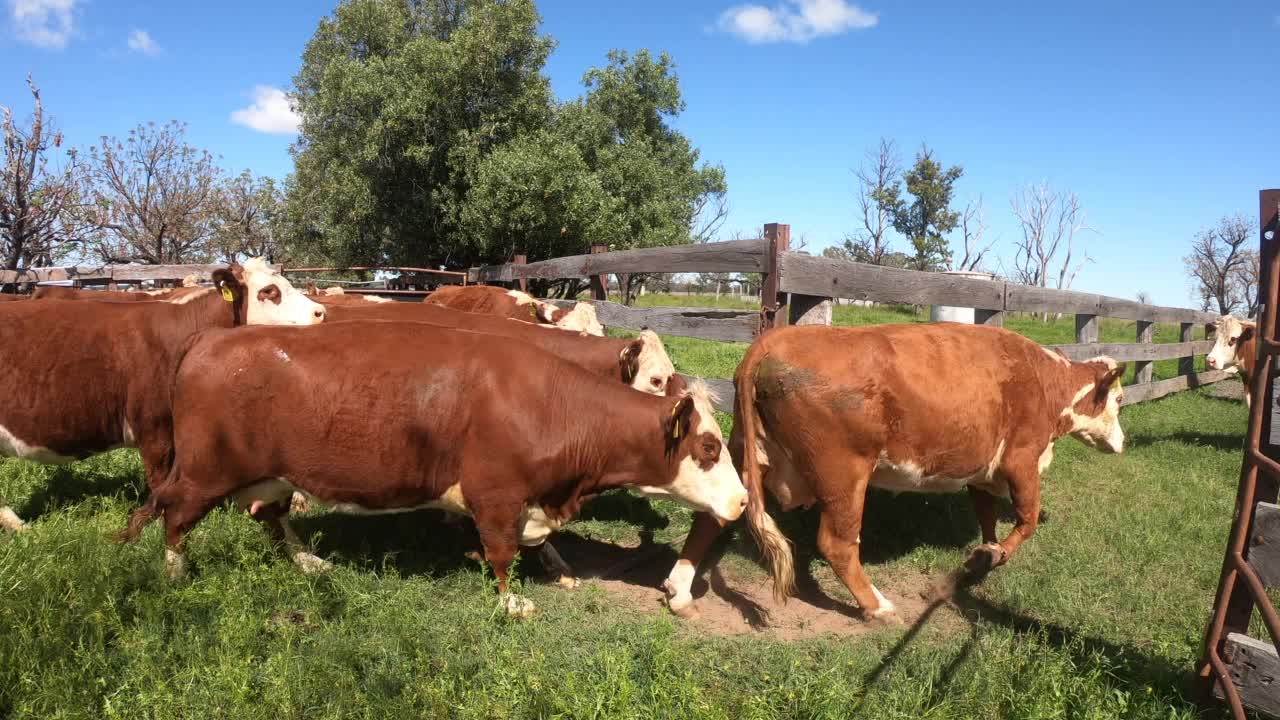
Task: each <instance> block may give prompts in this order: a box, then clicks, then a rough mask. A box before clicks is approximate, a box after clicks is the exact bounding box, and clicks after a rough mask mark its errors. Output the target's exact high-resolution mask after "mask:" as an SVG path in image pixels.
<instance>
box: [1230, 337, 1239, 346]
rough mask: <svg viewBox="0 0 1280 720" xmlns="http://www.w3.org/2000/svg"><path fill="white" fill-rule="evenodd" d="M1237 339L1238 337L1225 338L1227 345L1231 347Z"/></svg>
mask: <svg viewBox="0 0 1280 720" xmlns="http://www.w3.org/2000/svg"><path fill="white" fill-rule="evenodd" d="M1237 339H1238V338H1228V339H1227V346H1228V347H1231V346H1233V345H1235V344H1236V340H1237Z"/></svg>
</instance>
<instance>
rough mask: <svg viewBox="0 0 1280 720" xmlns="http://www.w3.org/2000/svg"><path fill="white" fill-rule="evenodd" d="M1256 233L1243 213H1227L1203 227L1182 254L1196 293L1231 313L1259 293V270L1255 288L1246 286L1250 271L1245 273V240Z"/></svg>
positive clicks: (1207, 301)
mask: <svg viewBox="0 0 1280 720" xmlns="http://www.w3.org/2000/svg"><path fill="white" fill-rule="evenodd" d="M1252 237H1253V228H1252V226H1251V225H1250V224H1249V221H1248V220H1246V219H1245V218H1244V216H1243V215H1234V216H1228V217H1224V218H1222V219H1221V220H1219V221H1218V225H1217V227H1214V228H1209V229H1207V230H1201V231H1200V232H1198V233H1196V236H1195V238H1193V239H1192V241H1191V252H1190V253H1188V254H1187V255H1186V256H1185V257H1183V258H1182V264H1183V267H1185V268H1186V270H1187V274H1188V275H1190V276H1191V278H1192V280H1193V281H1194V282H1195V288H1194V290H1193V291H1194V293H1195V295H1196V297H1199V298H1201V299H1202V301H1203V303H1204V305H1205V306H1206V308H1207V307H1212V305H1215V304H1216V305H1217V310H1218V313H1219V314H1221V315H1229V314H1231V312H1232V311H1233V310H1235V309H1236V307H1238V306H1239V305H1240V304H1241V302H1247V300H1246V298H1247V297H1249V296H1252V297H1253V298H1254V299H1255V300H1256V297H1257V294H1258V293H1257V273H1256V272H1253V273H1252V276H1253V285H1252V290H1251V291H1246V290H1245V289H1244V288H1242V286H1241V284H1242V281H1244V280H1246V279H1247V277H1248V275H1249V273H1248V272H1244V274H1242V266H1243V265H1246V264H1248V257H1247V255H1246V253H1247V252H1248V248H1246V247H1245V243H1247V242H1249V240H1250V239H1251V238H1252Z"/></svg>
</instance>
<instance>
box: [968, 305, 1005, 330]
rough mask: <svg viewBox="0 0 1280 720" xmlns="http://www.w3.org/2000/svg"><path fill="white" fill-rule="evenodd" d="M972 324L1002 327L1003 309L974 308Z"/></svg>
mask: <svg viewBox="0 0 1280 720" xmlns="http://www.w3.org/2000/svg"><path fill="white" fill-rule="evenodd" d="M973 324H974V325H992V326H995V327H1004V311H1003V310H983V309H982V308H974V310H973Z"/></svg>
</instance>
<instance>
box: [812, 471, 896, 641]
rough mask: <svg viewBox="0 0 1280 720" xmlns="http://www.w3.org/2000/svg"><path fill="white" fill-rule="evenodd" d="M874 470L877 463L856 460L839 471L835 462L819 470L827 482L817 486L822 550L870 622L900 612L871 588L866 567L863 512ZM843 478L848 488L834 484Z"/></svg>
mask: <svg viewBox="0 0 1280 720" xmlns="http://www.w3.org/2000/svg"><path fill="white" fill-rule="evenodd" d="M830 457H832V458H839V457H840V454H839V453H831V454H830ZM873 467H874V462H872V461H867V460H864V459H861V458H858V459H855V460H854V462H853V468H852V469H850V468H849V467H848V466H847V465H846V466H845V467H843V468H839V470H837V468H836V467H835V463H834V462H828V463H826V464H825V466H824V465H819V466H817V467H815V470H816V471H817V473H818V474H819V476H820V477H821V478H822V479H824V480H825V482H821V481H816V482H815V483H814V484H815V486H817V487H819V488H821V489H822V492H821V494H822V495H823V497H822V498H821V499H822V516H821V519H820V520H819V524H818V550H819V551H820V552H821V553H822V555H823V557H825V558H826V559H827V562H829V563H831V568H832V569H833V570H835V571H836V574H837V575H839V576H840V580H841V581H842V582H843V583H844V584H845V587H847V588H849V592H851V593H853V598H854V600H857V601H858V607H860V608H861V609H862V613H863V615H864V616H865V617H867V618H869V619H886V620H887V619H890V618H892V617H893V613H894V611H895V610H897V608H896V607H894V605H893V603H891V602H889V600H888V598H886V597H885V596H884V595H882V594H881V593H880V591H879V590H878V589H876V586H875V585H872V584H871V580H870V578H868V577H867V573H866V570H864V569H863V567H862V510H863V507H864V505H865V501H866V496H867V484H868V482H870V480H871V471H872V468H873ZM842 476H843V477H847V478H849V482H848V483H847V484H843V485H842V484H838V483H836V482H834V481H835V480H836V479H837V478H840V477H842ZM815 480H816V479H815Z"/></svg>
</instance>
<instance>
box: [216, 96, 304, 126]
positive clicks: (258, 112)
mask: <svg viewBox="0 0 1280 720" xmlns="http://www.w3.org/2000/svg"><path fill="white" fill-rule="evenodd" d="M301 121H302V118H300V117H298V114H297V113H295V112H294V111H293V107H292V106H290V105H289V96H288V95H285V94H284V91H283V90H281V89H280V88H274V87H271V86H270V85H256V86H254V88H253V104H252V105H250V106H249V107H247V108H241V109H240V110H236V111H235V112H233V113H231V122H233V123H235V124H237V125H244V126H245V127H247V128H252V129H254V130H257V131H258V132H264V133H275V134H280V135H288V134H291V133H296V132H298V124H299V123H300V122H301Z"/></svg>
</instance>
